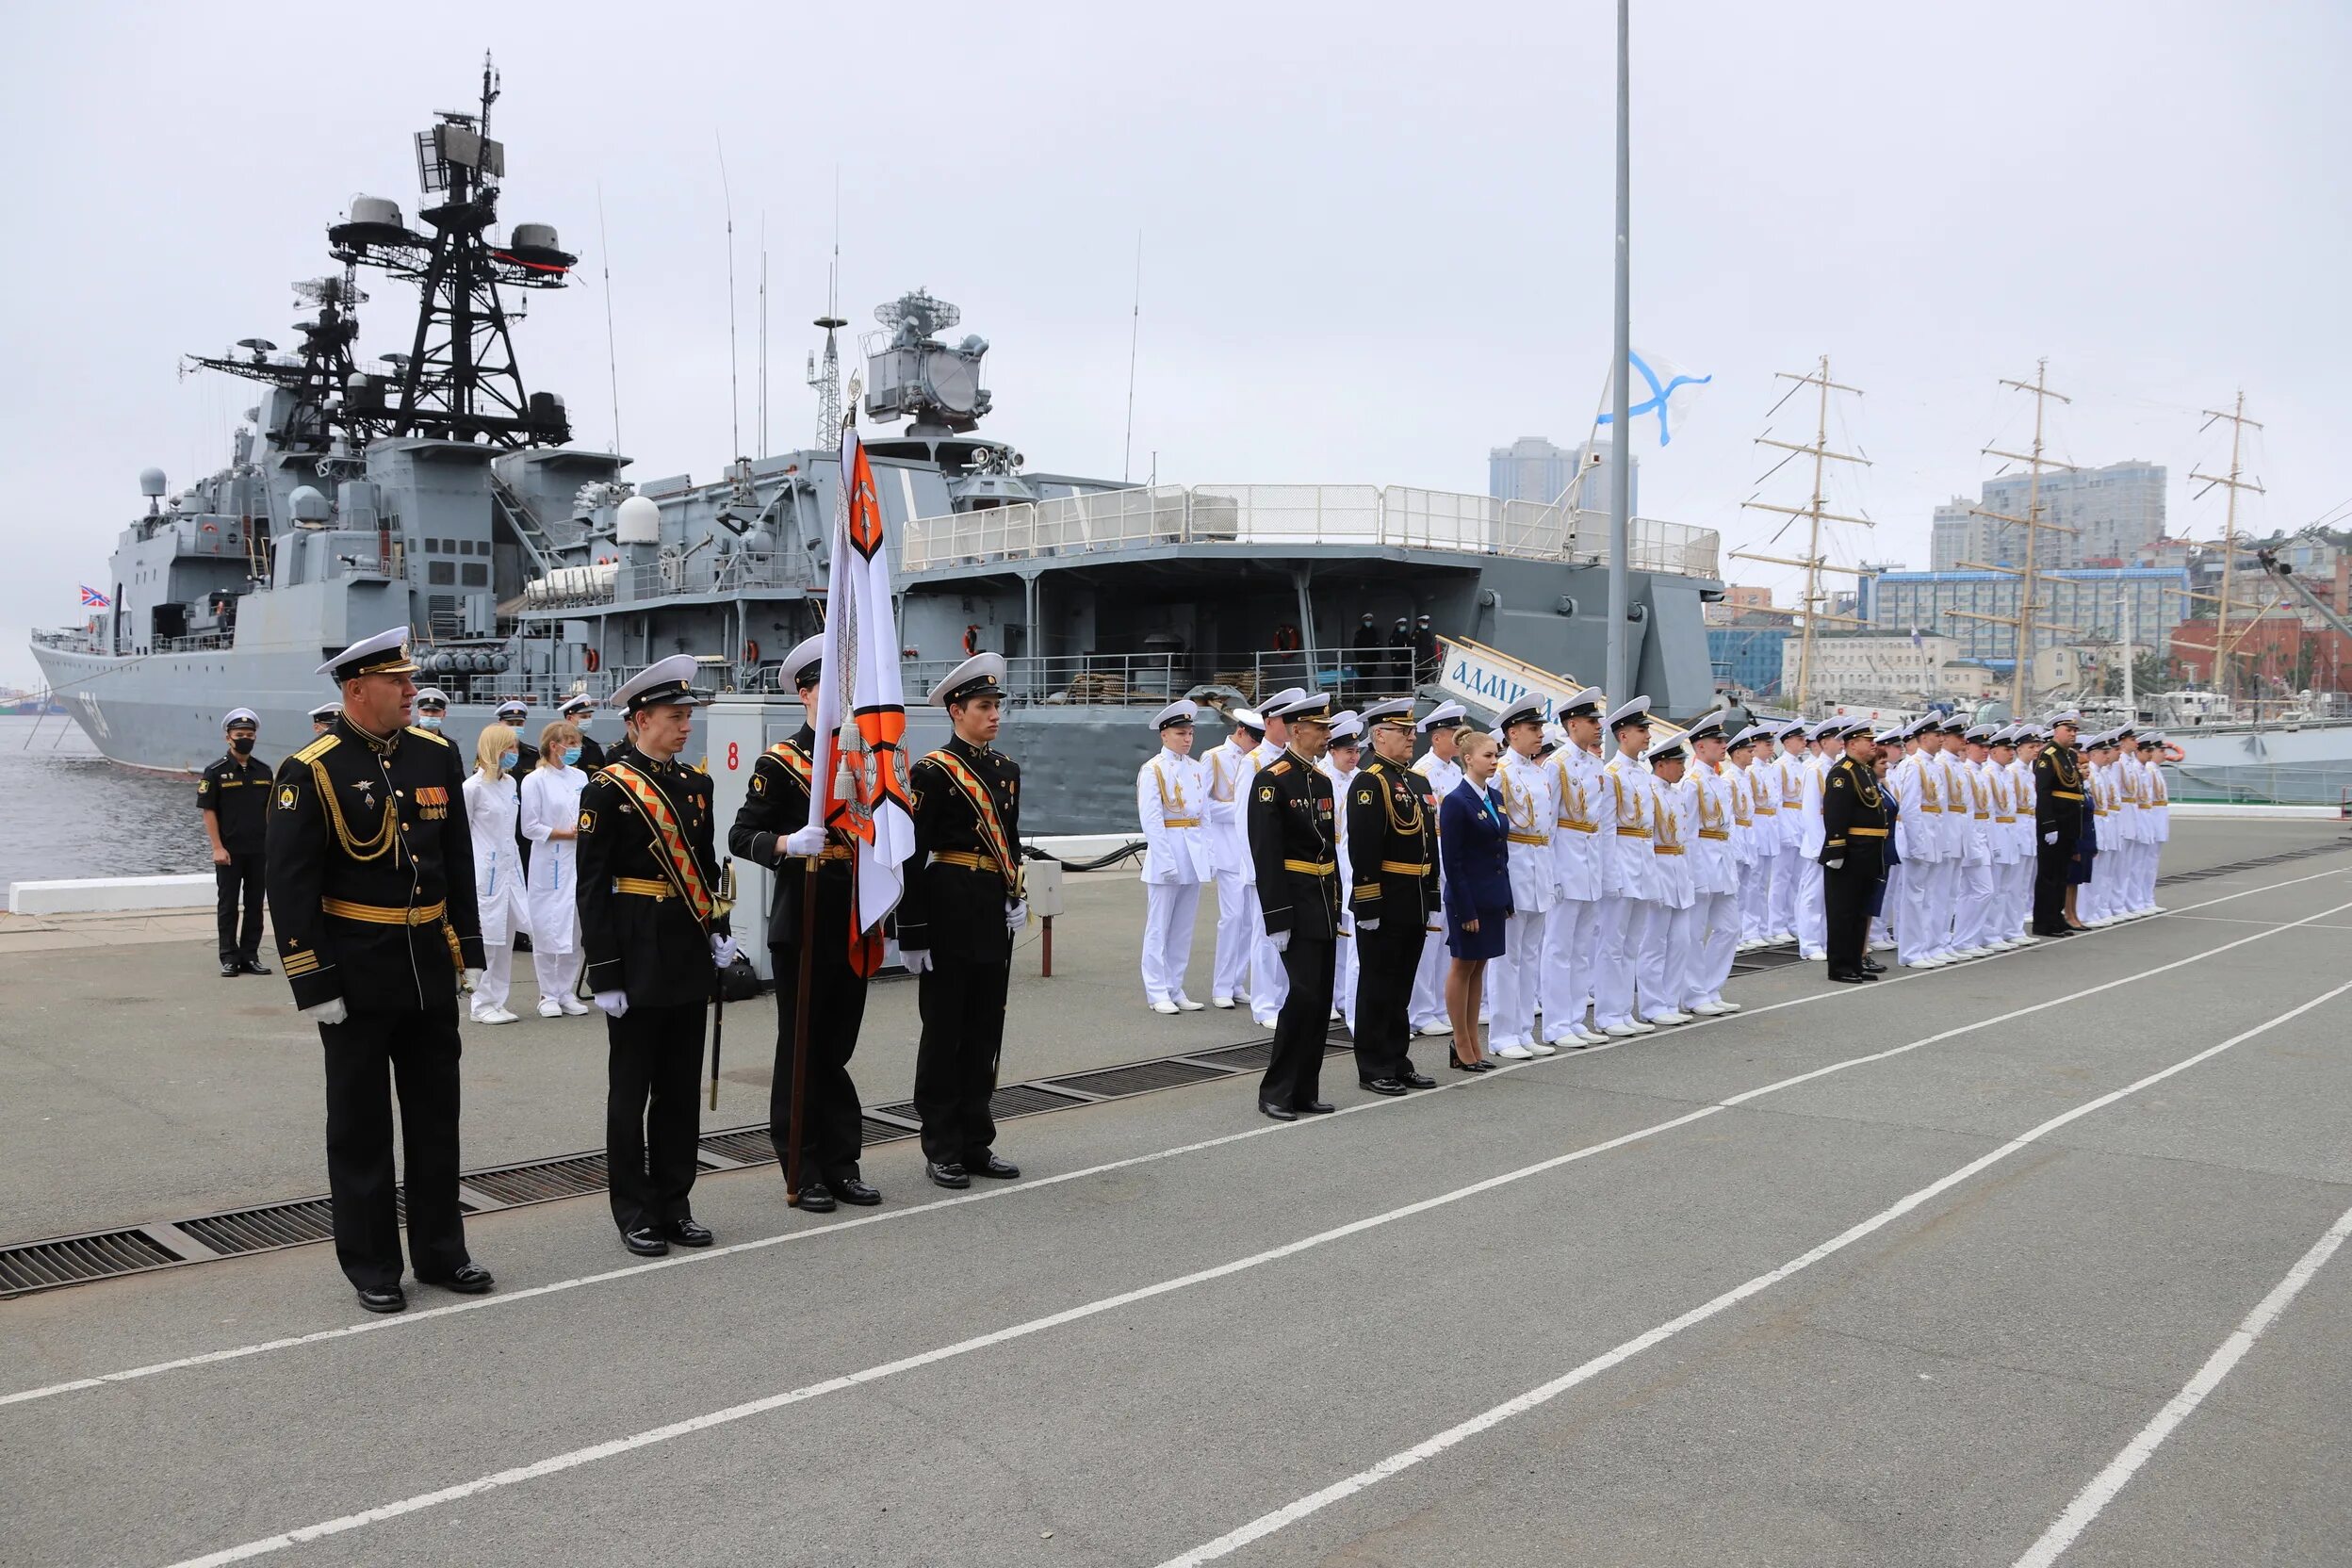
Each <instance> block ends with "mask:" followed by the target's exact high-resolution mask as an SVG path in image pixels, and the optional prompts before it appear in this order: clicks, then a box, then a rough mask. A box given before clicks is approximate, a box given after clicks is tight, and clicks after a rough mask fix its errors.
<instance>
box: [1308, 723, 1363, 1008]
mask: <svg viewBox="0 0 2352 1568" xmlns="http://www.w3.org/2000/svg"><path fill="white" fill-rule="evenodd" d="M1363 755H1364V720H1363V719H1362V718H1360V717H1359V716H1358V715H1357V713H1356V711H1355V710H1353V709H1346V710H1343V711H1340V712H1338V713H1335V714H1333V715H1332V716H1331V746H1330V748H1329V749H1328V750H1326V751H1325V752H1324V753H1323V760H1321V761H1320V762H1317V763H1316V764H1315V766H1316V767H1318V768H1320V769H1321V770H1322V771H1323V776H1324V777H1326V778H1328V779H1330V780H1331V805H1332V815H1331V827H1332V830H1333V833H1334V835H1335V836H1336V837H1337V839H1338V841H1339V949H1338V956H1337V959H1336V961H1335V963H1334V964H1333V966H1332V976H1331V1017H1333V1018H1334V1019H1338V1020H1341V1021H1345V1022H1346V1023H1347V1025H1348V1033H1349V1034H1350V1035H1353V1034H1354V1033H1355V1032H1356V922H1355V917H1354V915H1353V914H1352V913H1351V912H1350V911H1352V910H1353V908H1354V905H1352V904H1350V903H1349V902H1348V895H1349V893H1350V892H1351V891H1352V890H1354V888H1355V871H1354V867H1353V863H1352V862H1351V861H1350V860H1349V859H1348V785H1350V784H1352V783H1354V782H1355V781H1356V774H1357V771H1358V769H1357V763H1358V761H1359V760H1360V759H1361V758H1362V757H1363Z"/></svg>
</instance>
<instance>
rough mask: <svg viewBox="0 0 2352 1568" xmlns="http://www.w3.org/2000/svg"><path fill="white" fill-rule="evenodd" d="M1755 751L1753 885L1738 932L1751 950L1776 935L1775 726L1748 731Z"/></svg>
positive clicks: (1751, 772)
mask: <svg viewBox="0 0 2352 1568" xmlns="http://www.w3.org/2000/svg"><path fill="white" fill-rule="evenodd" d="M1747 733H1748V737H1749V740H1750V741H1751V742H1752V743H1754V750H1753V751H1751V752H1750V754H1749V760H1748V792H1749V795H1750V802H1749V809H1750V810H1751V811H1752V812H1753V813H1754V814H1755V817H1756V854H1755V862H1754V870H1753V872H1752V876H1753V880H1754V885H1753V886H1752V887H1750V888H1749V889H1747V890H1746V891H1745V893H1744V895H1743V896H1742V897H1741V899H1740V907H1741V911H1742V918H1741V921H1740V930H1741V933H1742V934H1743V936H1744V937H1745V939H1746V941H1747V945H1748V946H1749V947H1750V948H1752V949H1753V948H1758V947H1770V946H1772V941H1773V939H1774V938H1775V937H1777V936H1778V933H1777V932H1775V931H1774V930H1773V929H1772V885H1773V884H1774V883H1775V882H1777V881H1778V880H1779V879H1780V761H1779V757H1780V741H1779V737H1780V730H1779V728H1778V727H1776V726H1773V725H1769V724H1757V725H1751V726H1749V727H1748V731H1747Z"/></svg>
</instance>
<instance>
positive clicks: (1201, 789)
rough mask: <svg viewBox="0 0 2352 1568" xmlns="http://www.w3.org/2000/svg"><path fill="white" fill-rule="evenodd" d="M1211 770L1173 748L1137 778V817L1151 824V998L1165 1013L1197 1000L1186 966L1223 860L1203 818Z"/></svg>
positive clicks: (1147, 854) (1146, 956) (1146, 831)
mask: <svg viewBox="0 0 2352 1568" xmlns="http://www.w3.org/2000/svg"><path fill="white" fill-rule="evenodd" d="M1207 797H1208V778H1207V770H1206V769H1204V768H1202V767H1201V764H1200V763H1198V762H1195V761H1194V760H1192V759H1191V758H1189V757H1180V756H1178V755H1177V754H1176V753H1175V752H1173V751H1170V750H1168V748H1167V747H1166V746H1162V747H1161V748H1160V754H1159V755H1158V756H1157V757H1154V758H1152V760H1150V761H1149V762H1146V763H1145V764H1144V765H1143V767H1142V768H1141V769H1140V770H1139V771H1138V772H1137V773H1136V775H1135V817H1136V820H1137V821H1138V822H1140V823H1141V824H1142V826H1143V842H1144V850H1143V893H1144V916H1143V999H1144V1001H1145V1002H1146V1003H1147V1004H1148V1005H1152V1006H1153V1007H1157V1006H1160V1005H1163V1004H1166V1005H1171V1006H1172V1005H1177V1004H1179V1003H1182V1002H1187V1001H1190V1000H1191V999H1190V998H1189V997H1187V996H1185V995H1184V968H1185V966H1186V965H1187V964H1189V963H1190V962H1191V960H1192V927H1193V921H1194V919H1195V917H1196V916H1197V915H1198V914H1199V912H1200V909H1201V886H1202V884H1204V883H1206V882H1209V881H1211V880H1213V879H1214V878H1215V877H1216V874H1217V855H1216V850H1215V848H1214V846H1213V845H1212V843H1211V841H1210V837H1209V829H1208V825H1207V819H1206V817H1205V816H1203V815H1202V812H1203V810H1204V809H1205V808H1204V803H1205V801H1206V800H1207Z"/></svg>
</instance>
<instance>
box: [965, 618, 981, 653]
mask: <svg viewBox="0 0 2352 1568" xmlns="http://www.w3.org/2000/svg"><path fill="white" fill-rule="evenodd" d="M964 651H965V652H966V653H978V652H979V651H980V628H979V626H978V624H977V623H975V624H973V625H972V626H968V627H966V628H964Z"/></svg>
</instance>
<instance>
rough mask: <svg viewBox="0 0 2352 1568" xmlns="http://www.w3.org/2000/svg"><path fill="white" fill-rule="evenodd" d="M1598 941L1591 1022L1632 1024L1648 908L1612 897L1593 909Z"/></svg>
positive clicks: (1643, 903)
mask: <svg viewBox="0 0 2352 1568" xmlns="http://www.w3.org/2000/svg"><path fill="white" fill-rule="evenodd" d="M1649 909H1650V907H1649V905H1648V904H1647V903H1646V902H1644V901H1643V900H1642V899H1638V898H1625V897H1622V896H1620V895H1616V894H1611V895H1609V896H1608V897H1605V898H1603V899H1602V900H1601V901H1600V902H1599V903H1598V904H1596V905H1594V906H1593V924H1594V925H1595V926H1596V927H1598V932H1599V939H1598V940H1597V941H1595V942H1594V943H1593V1022H1594V1023H1595V1024H1597V1025H1599V1026H1600V1027H1601V1028H1603V1029H1606V1028H1608V1027H1609V1025H1610V1024H1612V1023H1614V1024H1619V1025H1623V1024H1626V1023H1630V1022H1631V1021H1633V984H1634V970H1635V968H1636V965H1637V962H1638V960H1639V957H1640V955H1641V952H1642V926H1643V925H1644V924H1645V923H1647V922H1648V920H1649Z"/></svg>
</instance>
